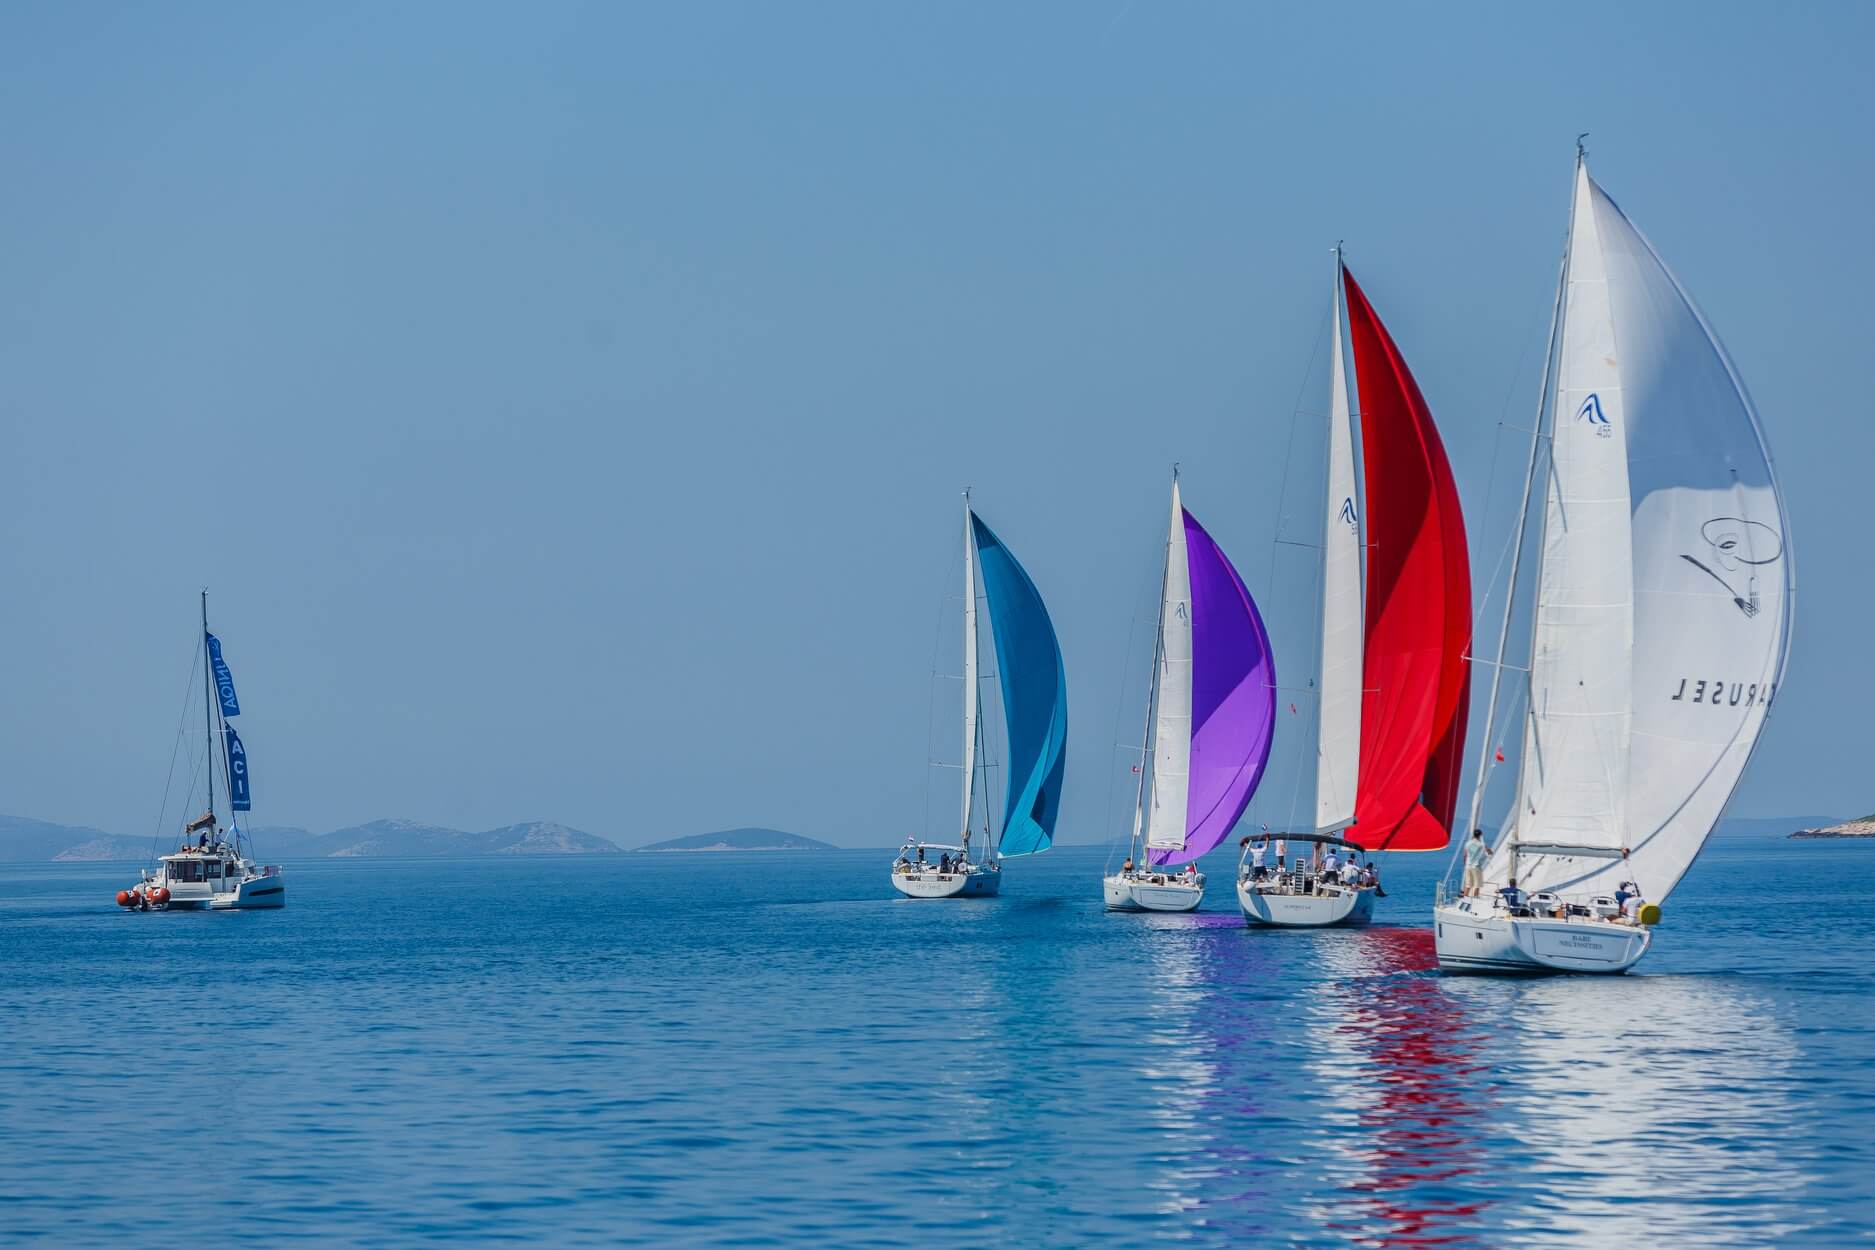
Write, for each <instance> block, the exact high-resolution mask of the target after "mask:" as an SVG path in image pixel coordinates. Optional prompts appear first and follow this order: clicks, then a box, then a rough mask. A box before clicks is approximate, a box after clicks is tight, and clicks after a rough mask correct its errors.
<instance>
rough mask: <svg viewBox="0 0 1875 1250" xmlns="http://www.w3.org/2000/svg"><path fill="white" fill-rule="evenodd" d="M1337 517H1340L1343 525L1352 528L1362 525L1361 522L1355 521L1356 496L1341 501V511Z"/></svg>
mask: <svg viewBox="0 0 1875 1250" xmlns="http://www.w3.org/2000/svg"><path fill="white" fill-rule="evenodd" d="M1337 515H1338V516H1339V517H1340V519H1341V521H1342V523H1343V524H1345V525H1347V526H1349V527H1350V528H1352V527H1354V526H1358V525H1359V524H1360V522H1359V521H1358V520H1356V519H1355V515H1354V496H1352V495H1349V496H1348V497H1347V498H1346V499H1343V500H1342V501H1341V511H1340V512H1339V513H1338V514H1337Z"/></svg>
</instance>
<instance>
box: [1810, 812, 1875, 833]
mask: <svg viewBox="0 0 1875 1250" xmlns="http://www.w3.org/2000/svg"><path fill="white" fill-rule="evenodd" d="M1790 836H1791V837H1793V838H1875V816H1864V817H1862V818H1861V819H1860V820H1845V821H1843V822H1842V823H1841V824H1839V825H1825V826H1823V827H1822V828H1820V829H1799V830H1797V832H1795V833H1793V834H1791V835H1790Z"/></svg>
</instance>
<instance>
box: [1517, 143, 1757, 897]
mask: <svg viewBox="0 0 1875 1250" xmlns="http://www.w3.org/2000/svg"><path fill="white" fill-rule="evenodd" d="M1577 214H1578V217H1580V216H1583V215H1590V216H1591V218H1592V221H1593V226H1594V229H1595V231H1596V235H1597V239H1598V243H1599V247H1600V253H1601V258H1602V265H1603V268H1604V270H1605V274H1606V279H1607V306H1608V310H1609V314H1610V320H1611V325H1612V328H1613V338H1614V342H1615V344H1616V346H1617V347H1618V349H1619V355H1618V357H1617V360H1618V365H1617V367H1616V368H1617V372H1618V375H1619V381H1620V383H1621V393H1622V396H1623V400H1624V404H1623V408H1624V411H1625V414H1626V419H1627V429H1626V431H1625V435H1626V445H1627V459H1628V490H1629V493H1630V496H1631V499H1632V514H1631V522H1630V530H1631V542H1632V547H1631V552H1632V555H1631V564H1632V586H1633V596H1632V597H1633V609H1632V620H1633V626H1632V628H1633V636H1632V654H1633V661H1632V666H1631V673H1632V677H1631V683H1632V684H1631V689H1632V693H1631V718H1632V719H1631V741H1630V751H1629V754H1628V760H1627V770H1626V771H1627V789H1626V799H1625V822H1626V838H1625V841H1624V845H1625V846H1626V847H1628V848H1629V849H1630V857H1629V859H1628V860H1627V861H1626V862H1625V863H1624V862H1622V861H1619V860H1615V861H1592V860H1584V859H1581V858H1569V857H1560V856H1548V857H1545V858H1543V859H1540V860H1536V861H1526V864H1525V868H1524V872H1523V881H1522V884H1524V885H1526V886H1530V887H1535V888H1541V887H1543V886H1545V885H1560V886H1563V887H1565V888H1567V889H1568V890H1570V891H1571V892H1576V891H1584V890H1600V889H1606V888H1612V887H1613V886H1614V885H1615V884H1617V883H1619V882H1620V881H1622V880H1629V879H1631V880H1633V881H1635V882H1637V883H1638V884H1639V886H1640V888H1641V890H1642V891H1643V892H1644V893H1645V894H1646V895H1647V896H1648V897H1650V898H1654V899H1664V898H1665V897H1666V896H1667V895H1668V894H1669V893H1671V892H1672V890H1673V888H1674V886H1675V885H1677V884H1678V883H1679V880H1680V878H1681V877H1682V876H1684V875H1685V873H1686V870H1687V869H1688V868H1689V867H1690V866H1691V865H1692V862H1693V860H1694V858H1695V857H1696V856H1697V855H1698V854H1699V850H1700V847H1701V846H1703V845H1704V843H1705V840H1706V837H1707V836H1708V835H1709V834H1710V833H1711V831H1712V828H1713V826H1714V825H1715V824H1716V823H1717V822H1718V820H1719V817H1720V816H1721V814H1722V813H1723V811H1724V808H1725V804H1726V802H1727V800H1728V799H1729V798H1730V797H1731V794H1732V791H1733V790H1734V789H1735V788H1736V787H1737V785H1738V781H1739V778H1740V777H1741V776H1742V775H1743V773H1744V769H1745V765H1746V763H1747V761H1748V760H1749V759H1750V756H1751V751H1752V748H1753V746H1755V745H1756V743H1757V740H1758V735H1759V733H1760V732H1761V731H1762V730H1763V727H1764V719H1765V714H1766V712H1767V710H1768V708H1769V706H1770V703H1771V701H1772V698H1773V697H1774V695H1775V693H1776V689H1777V684H1778V682H1779V680H1780V678H1781V676H1782V673H1783V667H1784V660H1785V654H1786V651H1787V648H1788V646H1789V640H1790V613H1791V608H1792V606H1793V604H1792V586H1793V582H1792V576H1791V560H1790V551H1789V530H1788V526H1787V524H1786V521H1785V517H1784V513H1783V506H1782V501H1781V498H1780V496H1779V493H1778V489H1777V482H1776V478H1775V475H1774V473H1773V471H1772V467H1771V459H1770V453H1769V450H1768V449H1767V447H1766V445H1765V441H1764V437H1763V430H1762V427H1761V426H1760V424H1759V422H1758V417H1757V413H1756V412H1755V410H1754V409H1753V407H1752V404H1751V399H1750V397H1749V396H1748V395H1747V394H1746V392H1745V388H1744V386H1743V384H1742V383H1741V382H1740V381H1739V379H1738V375H1737V371H1736V370H1735V369H1734V368H1733V366H1732V363H1731V360H1730V359H1729V358H1728V357H1727V356H1726V354H1725V349H1724V347H1723V346H1722V345H1721V344H1720V343H1719V341H1718V338H1717V336H1716V335H1714V334H1713V333H1712V330H1711V328H1710V327H1709V326H1708V325H1707V324H1706V321H1705V318H1704V317H1702V316H1701V315H1700V313H1699V311H1698V309H1697V308H1695V307H1694V305H1693V303H1692V300H1691V299H1690V298H1689V297H1688V296H1687V294H1686V292H1685V291H1684V290H1683V289H1682V288H1681V287H1680V285H1679V283H1678V281H1677V280H1675V278H1674V277H1673V275H1672V273H1671V272H1670V271H1669V270H1668V269H1667V267H1666V265H1665V264H1664V263H1663V262H1662V261H1661V259H1660V257H1659V255H1658V254H1657V253H1656V252H1655V251H1654V250H1653V248H1652V246H1651V245H1650V244H1649V243H1648V242H1647V240H1646V239H1645V238H1644V237H1643V236H1642V235H1641V233H1640V231H1638V230H1637V229H1635V227H1634V225H1633V223H1632V222H1630V221H1629V220H1628V219H1627V217H1626V216H1625V215H1624V214H1623V213H1622V212H1621V210H1620V208H1619V207H1617V206H1616V205H1615V203H1614V201H1613V200H1611V199H1609V198H1608V196H1607V195H1606V194H1605V193H1604V192H1603V191H1602V189H1601V188H1600V187H1598V186H1596V185H1595V184H1594V182H1592V181H1591V180H1590V179H1589V178H1588V175H1587V173H1586V172H1584V173H1583V174H1582V175H1581V177H1580V179H1579V181H1578V187H1577ZM1568 417H1569V413H1568V412H1567V411H1565V410H1560V409H1559V410H1558V413H1557V418H1558V422H1559V424H1560V422H1561V421H1564V420H1567V419H1568ZM1524 837H1525V838H1526V839H1527V840H1533V837H1534V835H1530V834H1525V835H1524ZM1559 840H1560V839H1559Z"/></svg>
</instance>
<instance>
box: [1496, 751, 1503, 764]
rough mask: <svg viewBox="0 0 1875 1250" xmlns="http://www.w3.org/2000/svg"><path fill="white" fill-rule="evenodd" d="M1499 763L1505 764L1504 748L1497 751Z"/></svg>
mask: <svg viewBox="0 0 1875 1250" xmlns="http://www.w3.org/2000/svg"><path fill="white" fill-rule="evenodd" d="M1497 762H1498V763H1500V764H1502V763H1503V762H1504V748H1503V747H1499V748H1498V749H1497Z"/></svg>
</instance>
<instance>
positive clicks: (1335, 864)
mask: <svg viewBox="0 0 1875 1250" xmlns="http://www.w3.org/2000/svg"><path fill="white" fill-rule="evenodd" d="M1340 875H1341V857H1340V856H1339V855H1337V854H1335V848H1334V847H1332V846H1331V847H1329V848H1328V854H1326V855H1324V856H1322V877H1323V879H1324V880H1328V881H1334V880H1336V879H1337V878H1339V876H1340Z"/></svg>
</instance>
